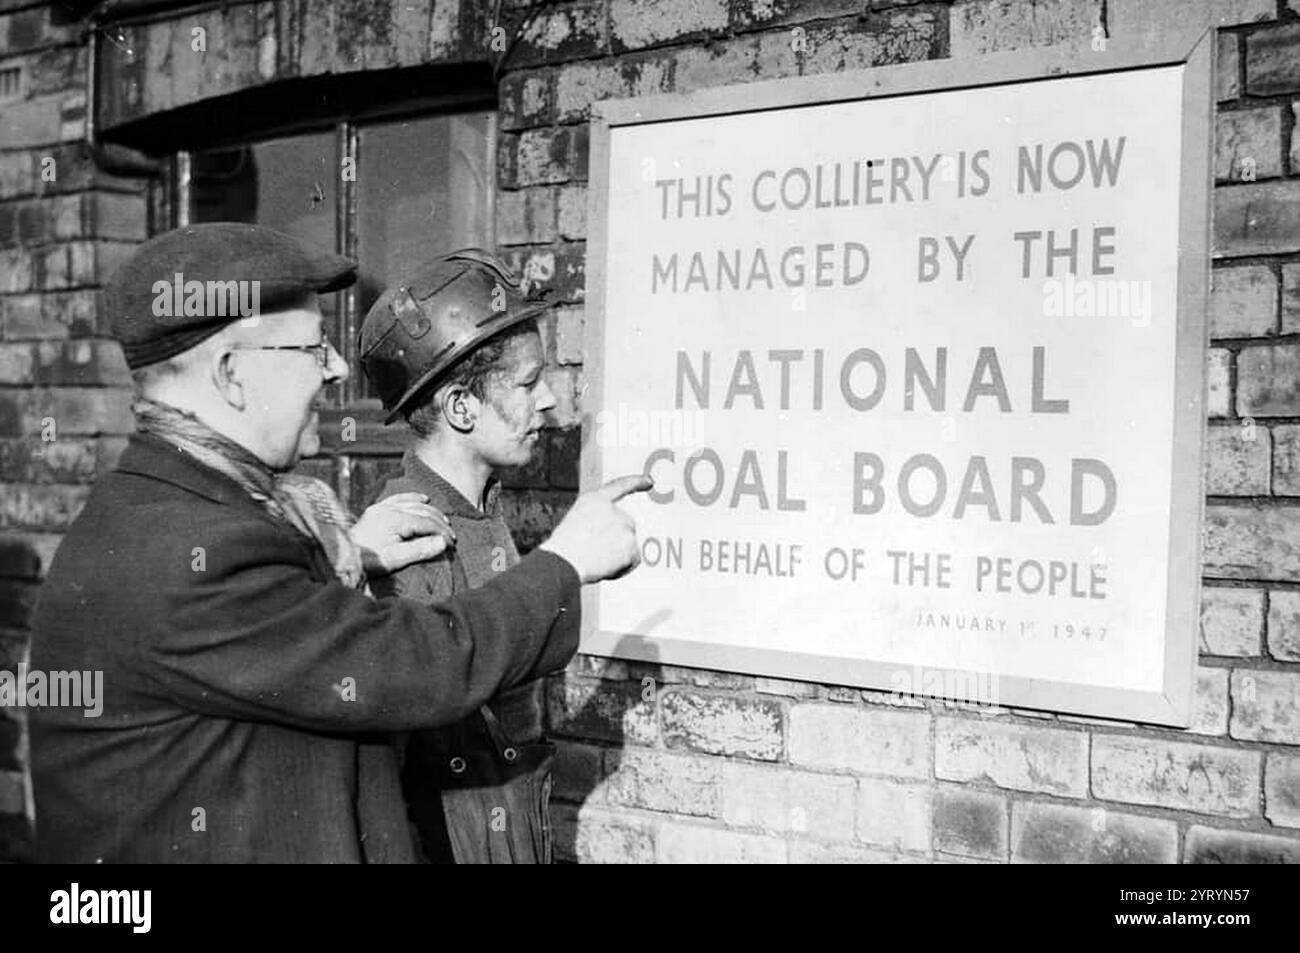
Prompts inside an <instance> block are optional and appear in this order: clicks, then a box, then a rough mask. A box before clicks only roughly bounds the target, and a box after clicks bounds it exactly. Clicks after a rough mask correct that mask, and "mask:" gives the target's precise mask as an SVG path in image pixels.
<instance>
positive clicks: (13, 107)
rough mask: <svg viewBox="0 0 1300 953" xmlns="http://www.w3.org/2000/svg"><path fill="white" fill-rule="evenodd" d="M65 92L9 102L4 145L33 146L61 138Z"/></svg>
mask: <svg viewBox="0 0 1300 953" xmlns="http://www.w3.org/2000/svg"><path fill="white" fill-rule="evenodd" d="M64 95H65V94H63V93H50V94H46V95H44V96H33V97H32V98H30V99H20V100H17V101H16V102H11V103H6V104H5V107H4V110H5V143H4V144H5V146H6V147H7V148H10V149H33V148H38V147H40V146H45V145H51V144H53V143H57V142H58V141H59V140H60V135H59V132H60V126H61V124H62V120H61V116H60V112H61V107H62V105H63V98H64Z"/></svg>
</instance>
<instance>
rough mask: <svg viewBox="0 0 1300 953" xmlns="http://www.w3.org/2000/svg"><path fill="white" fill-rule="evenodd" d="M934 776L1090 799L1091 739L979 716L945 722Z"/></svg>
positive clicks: (940, 724)
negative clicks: (1089, 742)
mask: <svg viewBox="0 0 1300 953" xmlns="http://www.w3.org/2000/svg"><path fill="white" fill-rule="evenodd" d="M934 774H935V777H938V778H945V779H947V780H949V781H989V782H992V783H993V784H996V785H998V786H999V787H1004V788H1014V789H1016V790H1019V791H1038V792H1042V793H1045V794H1056V795H1059V796H1061V797H1084V796H1086V795H1087V793H1088V735H1087V734H1086V733H1085V732H1082V731H1064V730H1060V729H1052V728H1039V727H1037V726H1032V725H1007V724H996V723H993V722H988V721H977V720H975V719H973V718H939V719H938V720H937V721H936V722H935V732H934Z"/></svg>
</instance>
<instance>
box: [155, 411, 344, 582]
mask: <svg viewBox="0 0 1300 953" xmlns="http://www.w3.org/2000/svg"><path fill="white" fill-rule="evenodd" d="M131 409H132V411H134V413H135V425H136V429H137V430H139V431H140V432H141V433H150V434H153V435H155V436H157V437H161V438H162V439H164V440H166V441H167V442H169V443H173V444H175V445H176V446H178V447H180V448H181V450H183V451H185V452H186V453H188V454H189V455H190V456H192V457H194V459H196V460H198V461H199V463H201V464H203V465H204V466H207V467H210V468H212V469H213V470H216V471H217V472H218V473H221V474H223V475H225V476H227V477H229V478H230V479H232V480H234V481H235V482H236V483H238V484H239V485H240V486H241V487H243V489H244V490H245V491H246V492H247V493H248V495H249V496H251V497H252V498H253V499H254V500H255V501H257V503H259V504H260V505H261V506H262V508H263V509H265V510H266V511H267V512H268V513H270V514H271V515H272V516H273V517H275V518H276V519H278V520H281V521H283V522H286V523H288V524H289V525H290V526H292V527H293V528H294V529H296V530H297V531H298V532H299V533H301V534H302V535H303V536H306V537H307V538H308V539H311V540H315V541H316V542H317V543H319V544H320V545H321V547H322V548H323V549H324V550H325V553H326V555H328V556H329V560H330V563H331V564H333V566H334V572H335V574H336V575H337V576H338V578H339V579H340V580H341V581H342V582H343V584H344V585H346V586H348V587H349V588H352V589H358V588H365V582H366V574H365V570H364V569H363V568H362V564H361V549H360V548H359V547H358V546H357V544H356V543H354V542H353V541H352V537H351V536H350V535H349V533H348V531H349V530H350V529H351V528H352V524H353V522H354V520H353V518H352V514H351V513H349V512H348V510H347V507H345V506H344V505H343V503H342V502H341V501H340V500H339V498H338V496H337V495H335V493H334V490H333V488H332V487H330V485H329V484H328V483H325V482H324V481H322V480H318V479H316V478H315V477H309V476H302V475H301V474H296V473H277V472H276V471H275V470H272V469H271V468H270V467H268V466H267V465H266V464H265V463H263V462H262V461H261V460H259V459H258V458H257V457H256V456H255V455H254V454H253V453H252V452H251V451H249V450H248V449H247V448H246V447H243V446H241V445H240V444H238V443H236V442H235V441H233V440H231V439H230V438H229V437H225V436H223V435H222V434H219V433H217V432H216V431H215V430H213V429H212V428H211V427H209V426H208V425H207V424H205V423H204V422H203V421H201V420H199V418H198V417H195V416H194V415H193V414H191V413H188V412H187V411H184V410H181V409H179V408H177V407H173V406H171V405H170V404H162V403H159V402H158V401H155V400H150V399H149V398H147V397H140V398H137V399H136V401H135V403H134V404H133V405H132V406H131Z"/></svg>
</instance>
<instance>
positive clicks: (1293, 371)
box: [1237, 344, 1300, 417]
mask: <svg viewBox="0 0 1300 953" xmlns="http://www.w3.org/2000/svg"><path fill="white" fill-rule="evenodd" d="M1237 410H1238V413H1240V414H1241V415H1242V416H1248V415H1249V416H1253V417H1287V416H1296V415H1300V345H1297V344H1290V345H1287V344H1272V345H1262V346H1258V347H1245V348H1242V350H1241V352H1240V353H1239V354H1238V355H1237Z"/></svg>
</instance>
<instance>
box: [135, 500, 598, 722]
mask: <svg viewBox="0 0 1300 953" xmlns="http://www.w3.org/2000/svg"><path fill="white" fill-rule="evenodd" d="M251 523H252V521H251V520H237V521H232V522H231V523H229V524H224V523H223V524H217V525H213V524H209V525H208V526H206V527H204V528H203V530H202V535H203V538H204V541H205V542H206V546H205V551H206V568H205V569H204V571H202V572H186V573H177V574H173V575H169V576H168V577H167V578H165V579H162V580H157V582H158V583H160V584H163V585H167V586H169V587H170V588H171V589H172V593H171V596H172V598H171V600H170V602H171V606H172V611H171V612H170V614H169V618H168V620H167V622H166V623H165V624H164V625H162V626H158V627H156V630H155V631H152V632H146V633H141V634H140V636H139V642H138V643H137V646H136V651H138V652H140V653H141V654H142V655H143V656H144V666H143V667H144V668H145V670H146V671H147V672H149V673H150V674H151V676H152V678H153V680H154V681H155V682H156V684H157V685H158V686H159V688H160V690H161V691H163V692H164V693H166V695H167V696H168V697H169V698H171V699H172V700H173V701H175V702H177V703H179V704H181V705H183V706H185V707H188V708H191V709H193V710H195V711H199V712H202V713H205V714H210V715H214V716H218V717H227V718H239V719H254V720H263V721H268V722H277V723H283V724H286V725H292V726H295V727H299V728H305V729H312V730H319V731H329V732H349V731H375V730H381V731H393V730H397V731H400V730H408V729H419V728H431V727H436V726H439V725H445V724H449V723H451V722H455V721H458V720H460V719H461V718H463V717H465V716H466V715H467V714H468V713H470V712H472V711H473V710H475V709H476V708H478V707H479V706H480V705H482V704H483V703H484V702H485V701H487V700H488V699H489V698H491V697H492V696H493V695H495V694H497V693H498V692H499V691H501V690H502V689H503V688H507V687H509V686H512V685H516V684H519V683H520V682H523V681H525V680H527V679H528V678H530V677H532V675H533V673H534V672H536V671H538V670H542V671H545V670H549V669H553V668H558V667H561V666H563V665H564V664H566V663H567V661H568V660H569V659H570V658H571V657H572V655H573V653H574V652H575V651H576V649H577V643H578V630H579V626H580V611H581V609H580V602H579V589H580V582H579V579H578V575H577V573H576V572H575V571H574V569H573V567H572V566H571V565H569V563H568V562H566V561H565V560H564V559H562V558H560V557H558V556H556V555H554V554H553V553H548V552H545V551H538V552H536V553H534V554H532V555H530V556H529V557H528V558H527V559H525V560H524V561H523V562H521V563H520V564H519V565H518V566H516V567H514V568H512V569H511V570H509V571H508V572H505V573H502V574H501V576H500V577H499V578H497V579H493V580H492V581H491V582H489V583H488V584H487V585H485V586H483V587H482V588H480V589H476V590H473V591H470V592H467V593H464V594H460V595H457V596H456V597H454V598H452V599H449V600H447V601H445V602H442V603H438V604H434V605H420V604H419V603H417V602H414V601H412V600H410V599H383V600H373V599H370V598H368V597H367V596H365V595H364V594H363V593H360V592H357V591H356V590H352V589H348V588H347V587H345V586H343V585H342V584H340V583H338V582H334V581H331V582H321V581H319V580H317V579H316V578H314V577H313V575H312V570H311V561H310V559H311V556H310V551H309V550H308V548H307V547H306V545H305V544H300V543H299V541H298V540H296V539H295V538H293V537H292V536H290V535H289V534H287V533H284V532H280V531H278V530H277V529H276V528H274V527H271V526H270V525H269V524H266V525H265V526H260V525H259V526H251ZM181 545H183V546H188V545H189V541H186V542H185V543H183V544H181Z"/></svg>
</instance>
